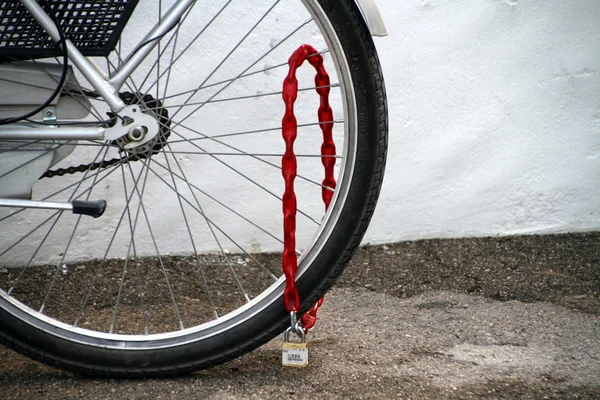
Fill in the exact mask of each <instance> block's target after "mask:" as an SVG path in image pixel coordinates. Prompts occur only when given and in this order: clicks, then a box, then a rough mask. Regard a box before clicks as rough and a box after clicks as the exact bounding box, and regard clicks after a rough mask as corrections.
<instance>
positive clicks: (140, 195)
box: [127, 160, 184, 329]
mask: <svg viewBox="0 0 600 400" xmlns="http://www.w3.org/2000/svg"><path fill="white" fill-rule="evenodd" d="M143 164H144V166H145V167H146V168H149V167H148V165H147V164H146V160H144V163H143ZM127 166H128V167H129V172H130V173H131V176H133V170H132V169H131V165H130V164H127ZM134 187H135V191H136V192H137V194H138V198H139V202H140V203H139V204H140V205H141V207H142V214H143V216H144V219H145V220H146V224H147V226H148V231H149V233H150V238H151V239H152V244H153V246H154V249H155V250H156V256H157V257H158V261H159V263H160V267H161V270H162V273H163V276H164V277H165V282H166V284H167V289H168V291H169V295H170V296H171V301H172V302H173V308H174V309H175V315H176V316H177V322H178V325H179V329H184V325H183V321H182V320H181V314H180V313H179V307H177V301H176V300H175V296H174V295H173V288H172V287H171V283H170V282H169V276H168V273H167V270H166V268H165V264H164V262H163V257H162V255H161V254H160V251H159V250H158V245H157V244H156V239H155V237H154V233H153V232H152V226H151V224H150V220H149V219H148V214H147V213H146V207H144V201H143V192H142V193H140V192H139V189H138V187H137V185H134ZM144 187H145V185H144Z"/></svg>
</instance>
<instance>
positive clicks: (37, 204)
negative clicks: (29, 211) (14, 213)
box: [0, 199, 73, 210]
mask: <svg viewBox="0 0 600 400" xmlns="http://www.w3.org/2000/svg"><path fill="white" fill-rule="evenodd" d="M0 207H16V208H43V209H48V210H73V204H71V203H57V202H53V201H35V200H19V199H0Z"/></svg>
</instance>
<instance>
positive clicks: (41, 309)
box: [39, 147, 108, 314]
mask: <svg viewBox="0 0 600 400" xmlns="http://www.w3.org/2000/svg"><path fill="white" fill-rule="evenodd" d="M101 151H102V150H101ZM107 152H108V147H107V148H106V150H105V152H104V156H106V153H107ZM99 173H100V170H97V171H96V172H95V173H94V180H93V181H92V183H91V184H90V187H94V184H95V182H96V179H97V178H98V174H99ZM78 188H79V187H77V188H76V189H75V191H74V192H73V195H74V194H75V192H76V191H77V189H78ZM91 194H92V191H91V190H90V191H89V192H88V194H87V197H86V201H87V200H89V198H90V196H91ZM61 215H62V214H61ZM80 221H81V215H79V216H78V217H77V221H76V223H75V227H74V228H73V232H71V235H70V237H69V240H68V241H67V245H66V247H65V250H64V251H63V253H62V257H61V260H60V262H59V263H58V264H57V267H56V270H55V272H54V276H53V278H52V282H51V283H50V287H49V288H48V290H47V291H46V296H45V297H44V301H43V302H42V305H41V306H40V309H39V312H40V313H41V314H43V313H44V309H45V307H46V303H47V302H48V299H49V298H50V293H51V292H52V289H53V288H54V284H55V283H56V278H57V277H58V273H59V271H60V267H61V265H63V263H64V261H65V257H66V255H67V253H68V251H69V247H70V246H71V242H72V241H73V238H74V237H75V232H76V231H77V228H78V227H79V223H80Z"/></svg>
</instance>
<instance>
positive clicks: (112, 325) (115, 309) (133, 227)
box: [108, 165, 148, 334]
mask: <svg viewBox="0 0 600 400" xmlns="http://www.w3.org/2000/svg"><path fill="white" fill-rule="evenodd" d="M121 173H122V176H123V187H124V190H125V191H126V190H127V186H126V183H125V181H126V179H125V168H124V167H123V165H121ZM141 174H142V172H141V171H140V175H141ZM140 175H139V176H138V181H139V178H140ZM147 178H148V172H147V171H146V176H145V177H144V184H143V186H142V193H144V190H145V189H146V182H147ZM134 188H137V181H136V182H134ZM125 195H127V192H125ZM131 197H133V189H132V196H131ZM131 197H130V199H129V200H130V201H131ZM141 205H142V200H141V198H140V201H139V203H138V206H137V210H136V212H135V219H134V222H133V225H132V224H131V214H130V209H129V203H128V204H127V206H126V207H124V210H127V215H128V218H129V229H130V235H131V237H130V239H129V247H128V249H127V257H126V258H125V262H124V263H123V271H122V273H121V279H120V280H119V290H118V292H117V298H116V300H115V306H114V307H113V313H112V318H111V321H110V326H109V329H108V332H109V333H113V332H114V328H115V320H116V318H117V312H118V310H119V303H120V301H121V293H122V292H123V285H124V283H125V274H126V273H127V263H128V262H129V260H130V255H131V250H132V249H135V246H134V238H135V230H136V228H137V223H138V218H139V215H140V209H141ZM118 229H119V227H118V226H117V227H116V228H115V235H114V236H116V233H117V230H118ZM114 236H113V237H114ZM134 257H135V250H134ZM138 271H139V268H138ZM138 278H139V279H141V277H140V276H138ZM140 295H141V296H140V298H141V299H142V301H143V297H144V296H143V293H140ZM144 332H146V334H147V332H148V326H147V319H146V316H145V311H144Z"/></svg>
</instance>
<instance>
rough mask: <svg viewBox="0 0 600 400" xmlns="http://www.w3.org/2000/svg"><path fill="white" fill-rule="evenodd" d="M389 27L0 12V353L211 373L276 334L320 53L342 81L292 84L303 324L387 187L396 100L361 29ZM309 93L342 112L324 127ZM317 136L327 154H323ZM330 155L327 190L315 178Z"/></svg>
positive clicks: (261, 13) (244, 0) (275, 11)
mask: <svg viewBox="0 0 600 400" xmlns="http://www.w3.org/2000/svg"><path fill="white" fill-rule="evenodd" d="M363 16H364V17H365V18H366V19H365V18H363ZM148 21H150V22H148ZM367 22H368V24H369V26H367ZM148 26H152V28H150V29H148ZM383 29H384V28H383V25H382V23H381V20H380V17H379V14H378V12H377V10H376V8H374V4H373V3H372V2H371V1H367V0H358V1H357V2H355V1H352V0H341V1H340V0H302V1H296V0H293V1H292V0H289V1H285V0H284V1H280V0H264V1H248V0H238V1H232V0H220V1H217V0H212V1H200V0H198V1H194V0H175V1H166V0H165V1H156V2H147V3H143V2H142V3H139V4H138V1H137V0H129V1H127V0H88V1H71V2H62V1H58V0H45V1H38V2H36V1H34V0H20V1H19V2H16V1H0V70H1V71H2V73H1V74H0V93H3V95H2V96H1V97H2V99H0V224H1V225H0V226H2V229H0V232H1V233H0V342H2V343H3V344H5V345H7V346H9V347H11V348H13V349H15V350H16V351H18V352H21V353H22V354H25V355H27V356H29V357H32V358H34V359H36V360H39V361H42V362H45V363H47V364H50V365H53V366H57V367H60V368H64V369H67V370H70V371H75V372H78V373H84V374H91V375H100V376H115V377H136V376H137V377H139V376H168V375H176V374H182V373H187V372H190V371H194V370H197V369H201V368H207V367H210V366H213V365H216V364H219V363H222V362H225V361H227V360H230V359H232V358H234V357H237V356H240V355H242V354H244V353H246V352H248V351H251V350H253V349H255V348H256V347H258V346H260V345H261V344H263V343H265V342H267V341H269V340H271V339H272V338H273V337H275V336H276V335H277V334H279V333H281V332H282V331H283V330H284V329H285V328H286V327H287V326H289V315H288V313H287V312H286V310H285V309H284V307H283V302H282V297H283V291H284V286H285V279H284V278H283V277H282V276H281V275H282V273H281V255H280V254H279V252H281V246H282V244H283V243H284V241H283V239H282V238H283V232H282V228H281V227H282V225H283V216H282V213H281V209H282V193H283V179H282V176H281V175H282V170H283V172H284V174H285V168H284V167H282V165H281V164H280V160H281V157H282V155H283V151H284V149H285V145H284V141H283V140H282V138H281V118H282V116H283V112H284V107H283V105H282V101H281V95H282V89H281V85H282V82H284V80H285V79H286V74H287V73H288V71H287V68H286V67H287V65H288V62H287V61H288V57H289V56H290V54H292V52H293V51H294V50H296V49H297V48H298V46H300V45H303V44H305V43H310V44H311V45H312V46H315V49H316V53H314V54H310V55H309V58H310V57H321V58H323V60H324V61H323V62H324V67H325V68H326V69H327V71H328V72H329V74H330V77H331V83H330V84H328V85H326V87H319V86H315V85H316V84H315V83H311V82H312V80H313V76H314V72H311V71H309V69H303V70H301V71H299V74H300V75H299V78H298V80H299V82H300V89H299V94H298V100H297V104H296V105H297V108H296V109H295V114H296V117H297V119H298V128H297V129H298V137H297V140H296V158H297V160H298V161H297V163H298V176H297V179H296V191H297V193H298V196H297V199H298V221H297V229H296V235H295V238H294V239H295V241H296V247H295V249H297V250H294V254H295V256H296V257H298V270H297V272H296V275H295V278H296V279H295V280H296V286H297V288H298V291H299V293H300V299H301V301H302V309H301V310H300V313H304V312H306V311H307V310H308V309H309V308H310V307H311V306H312V305H313V304H314V303H315V302H316V301H317V300H318V299H319V298H320V297H321V296H322V295H323V294H324V293H325V292H326V291H327V290H328V289H329V288H330V287H331V285H332V284H333V282H334V281H335V279H336V277H337V276H338V275H339V274H340V273H341V272H342V271H343V269H344V267H345V266H346V264H347V263H348V261H349V260H350V258H351V256H352V254H353V252H354V251H355V249H356V247H357V246H358V245H359V243H360V241H361V238H362V237H363V235H364V232H365V230H366V228H367V225H368V223H369V220H370V218H371V215H372V213H373V211H374V207H375V203H376V200H377V197H378V194H379V190H380V186H381V182H382V178H383V171H384V165H385V156H386V148H387V108H386V107H387V106H386V97H385V89H384V83H383V77H382V73H381V67H380V65H379V61H378V58H377V54H376V50H375V47H374V45H373V41H372V38H371V33H373V34H378V33H383ZM140 31H144V32H147V33H146V34H145V36H144V37H143V38H142V39H141V40H140V39H139V34H138V32H140ZM315 59H316V58H315ZM73 65H74V66H75V67H76V68H74V67H73ZM315 89H316V90H317V91H323V90H325V91H327V92H329V98H330V103H331V107H332V110H333V118H331V117H330V120H325V121H323V120H315V115H316V114H317V113H316V112H315V110H316V109H317V108H319V100H318V97H317V96H316V95H315V94H314V93H313V92H314V90H315ZM321 105H322V104H321ZM321 114H323V113H322V112H321ZM324 127H329V128H328V129H330V133H331V138H332V140H333V141H334V142H335V146H337V152H333V153H331V152H330V153H327V154H324V153H322V152H321V151H320V145H321V141H322V140H323V139H322V137H323V136H322V132H324V130H323V129H324ZM327 159H329V160H331V159H333V160H334V161H335V167H333V164H331V165H332V166H331V171H333V173H334V175H335V178H336V181H337V183H336V184H324V183H322V181H321V179H322V174H323V172H322V169H323V166H322V165H321V162H323V163H325V162H327ZM320 161H321V162H320ZM321 196H329V197H330V201H331V204H330V207H329V208H328V209H327V211H326V212H325V211H324V209H323V205H322V203H321V200H320V197H321ZM92 217H97V218H92Z"/></svg>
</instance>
